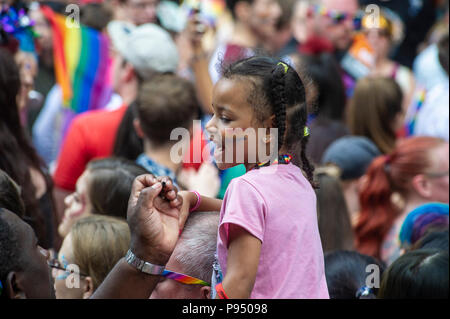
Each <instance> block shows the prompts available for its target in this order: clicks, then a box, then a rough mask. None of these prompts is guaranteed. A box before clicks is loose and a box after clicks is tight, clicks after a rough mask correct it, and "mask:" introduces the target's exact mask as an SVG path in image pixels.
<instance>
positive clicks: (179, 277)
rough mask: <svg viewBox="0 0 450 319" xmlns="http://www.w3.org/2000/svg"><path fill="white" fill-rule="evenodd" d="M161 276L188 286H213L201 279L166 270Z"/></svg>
mask: <svg viewBox="0 0 450 319" xmlns="http://www.w3.org/2000/svg"><path fill="white" fill-rule="evenodd" d="M161 276H163V277H165V278H169V279H172V280H175V281H178V282H181V283H182V284H186V285H202V286H211V284H209V283H207V282H206V281H203V280H201V279H198V278H194V277H191V276H188V275H184V274H180V273H177V272H174V271H170V270H164V272H163V273H162V274H161Z"/></svg>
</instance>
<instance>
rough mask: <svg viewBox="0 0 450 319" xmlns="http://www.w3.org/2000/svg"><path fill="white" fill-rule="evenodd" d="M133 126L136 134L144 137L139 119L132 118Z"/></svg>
mask: <svg viewBox="0 0 450 319" xmlns="http://www.w3.org/2000/svg"><path fill="white" fill-rule="evenodd" d="M133 126H134V130H135V131H136V134H137V135H138V136H139V137H140V138H144V131H143V130H142V126H141V121H139V119H134V120H133Z"/></svg>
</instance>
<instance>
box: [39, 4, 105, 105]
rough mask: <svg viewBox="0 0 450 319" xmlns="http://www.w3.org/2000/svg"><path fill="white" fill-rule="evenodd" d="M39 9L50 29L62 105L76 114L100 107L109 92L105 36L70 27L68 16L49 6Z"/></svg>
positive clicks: (94, 31)
mask: <svg viewBox="0 0 450 319" xmlns="http://www.w3.org/2000/svg"><path fill="white" fill-rule="evenodd" d="M41 10H42V12H43V14H44V15H45V17H46V18H47V19H48V20H49V21H50V23H51V26H52V30H53V54H54V57H53V59H54V65H55V75H56V81H57V83H58V84H59V85H60V86H61V89H62V94H63V105H64V106H65V107H67V108H70V109H71V110H72V111H73V112H74V113H76V114H78V113H82V112H85V111H88V110H94V109H100V108H103V107H104V106H105V105H106V103H107V102H108V100H109V98H110V96H111V93H112V89H111V85H110V74H109V73H110V65H111V63H110V57H109V42H108V38H107V36H106V35H105V34H103V33H101V32H99V31H97V30H94V29H92V28H89V27H87V26H84V25H79V27H69V26H67V25H66V20H67V17H66V16H64V15H61V14H58V13H55V12H53V11H52V9H50V8H49V7H46V6H42V7H41Z"/></svg>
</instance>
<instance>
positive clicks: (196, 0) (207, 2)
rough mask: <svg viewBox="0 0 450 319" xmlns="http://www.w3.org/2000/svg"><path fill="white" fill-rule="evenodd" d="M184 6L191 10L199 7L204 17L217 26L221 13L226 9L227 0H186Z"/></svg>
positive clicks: (207, 21) (210, 23) (206, 20)
mask: <svg viewBox="0 0 450 319" xmlns="http://www.w3.org/2000/svg"><path fill="white" fill-rule="evenodd" d="M182 7H184V8H186V9H187V10H188V11H189V12H192V11H193V10H194V9H198V10H199V11H200V15H201V17H202V19H204V20H205V22H206V23H208V24H209V25H210V26H215V25H216V22H217V20H218V18H219V17H220V15H221V14H223V13H224V12H225V10H226V4H225V0H184V1H183V3H182Z"/></svg>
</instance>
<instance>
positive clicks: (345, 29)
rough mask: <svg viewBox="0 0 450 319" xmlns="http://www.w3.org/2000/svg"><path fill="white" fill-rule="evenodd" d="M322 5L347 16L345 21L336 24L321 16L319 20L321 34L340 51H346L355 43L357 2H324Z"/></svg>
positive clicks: (336, 0) (333, 0)
mask: <svg viewBox="0 0 450 319" xmlns="http://www.w3.org/2000/svg"><path fill="white" fill-rule="evenodd" d="M322 5H323V6H324V7H325V8H326V9H327V10H330V11H336V12H339V13H343V14H346V16H347V18H346V19H345V20H342V21H339V22H336V21H333V20H332V19H331V18H330V17H326V16H321V17H319V19H318V20H317V25H316V27H317V29H318V30H319V34H321V35H322V36H326V37H327V38H328V39H329V40H330V41H331V42H332V43H333V45H334V47H335V48H336V49H338V50H346V49H348V47H349V46H350V44H351V43H352V41H353V32H354V24H353V17H354V16H355V15H356V13H357V12H358V1H357V0H345V1H342V0H322Z"/></svg>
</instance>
